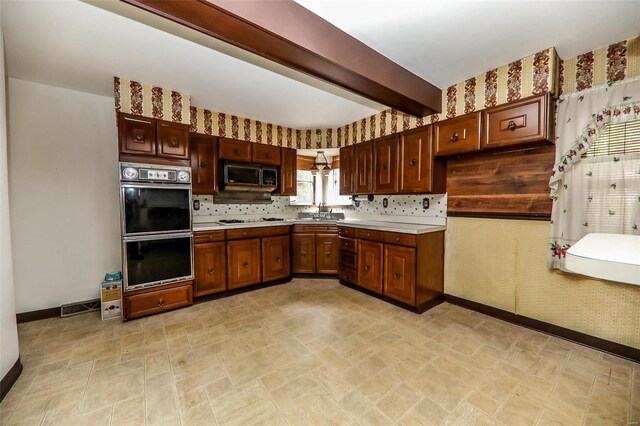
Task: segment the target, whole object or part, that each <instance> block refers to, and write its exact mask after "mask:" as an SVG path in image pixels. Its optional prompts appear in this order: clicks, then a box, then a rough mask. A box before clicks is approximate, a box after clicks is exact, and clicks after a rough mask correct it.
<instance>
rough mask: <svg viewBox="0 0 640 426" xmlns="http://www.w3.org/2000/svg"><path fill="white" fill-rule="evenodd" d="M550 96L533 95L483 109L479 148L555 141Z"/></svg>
mask: <svg viewBox="0 0 640 426" xmlns="http://www.w3.org/2000/svg"><path fill="white" fill-rule="evenodd" d="M553 105H554V104H553V103H552V102H551V97H550V96H549V95H548V94H546V95H542V96H534V97H530V98H527V99H522V100H520V101H517V102H512V103H509V104H505V105H500V106H497V107H493V108H488V109H486V110H484V111H483V112H482V118H483V119H482V122H483V126H484V131H483V140H482V144H481V147H482V149H492V148H501V147H508V146H514V145H522V144H530V143H533V142H550V143H553V141H554V122H553V120H554V111H552V107H553Z"/></svg>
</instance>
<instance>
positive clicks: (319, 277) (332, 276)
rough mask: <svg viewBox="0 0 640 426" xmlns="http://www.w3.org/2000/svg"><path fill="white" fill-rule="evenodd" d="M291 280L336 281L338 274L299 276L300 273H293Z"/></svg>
mask: <svg viewBox="0 0 640 426" xmlns="http://www.w3.org/2000/svg"><path fill="white" fill-rule="evenodd" d="M293 278H311V279H320V280H322V279H325V280H328V279H337V278H338V274H300V273H295V274H293Z"/></svg>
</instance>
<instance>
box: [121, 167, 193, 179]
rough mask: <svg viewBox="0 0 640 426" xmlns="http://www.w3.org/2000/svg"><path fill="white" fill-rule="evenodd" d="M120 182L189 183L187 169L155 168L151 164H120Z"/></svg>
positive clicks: (188, 169)
mask: <svg viewBox="0 0 640 426" xmlns="http://www.w3.org/2000/svg"><path fill="white" fill-rule="evenodd" d="M120 180H122V181H129V182H169V183H184V184H189V183H191V169H190V168H189V167H172V168H168V167H166V166H156V165H152V164H135V163H120Z"/></svg>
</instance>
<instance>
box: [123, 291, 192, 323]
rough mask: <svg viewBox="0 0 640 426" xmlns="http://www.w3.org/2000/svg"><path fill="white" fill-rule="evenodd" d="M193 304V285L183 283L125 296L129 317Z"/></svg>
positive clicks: (127, 316) (125, 306) (126, 313)
mask: <svg viewBox="0 0 640 426" xmlns="http://www.w3.org/2000/svg"><path fill="white" fill-rule="evenodd" d="M191 304H193V286H192V285H191V284H189V285H183V286H180V287H173V288H168V289H164V290H157V291H151V292H149V293H141V294H136V295H133V296H125V297H124V309H125V316H126V318H127V319H132V318H138V317H143V316H145V315H152V314H156V313H158V312H164V311H169V310H171V309H176V308H181V307H183V306H189V305H191Z"/></svg>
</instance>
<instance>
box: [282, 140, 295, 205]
mask: <svg viewBox="0 0 640 426" xmlns="http://www.w3.org/2000/svg"><path fill="white" fill-rule="evenodd" d="M281 157H282V161H281V162H280V195H293V196H295V195H296V194H297V192H298V170H297V168H298V167H297V159H298V158H297V157H298V156H297V154H296V150H295V149H293V148H282V155H281Z"/></svg>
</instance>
